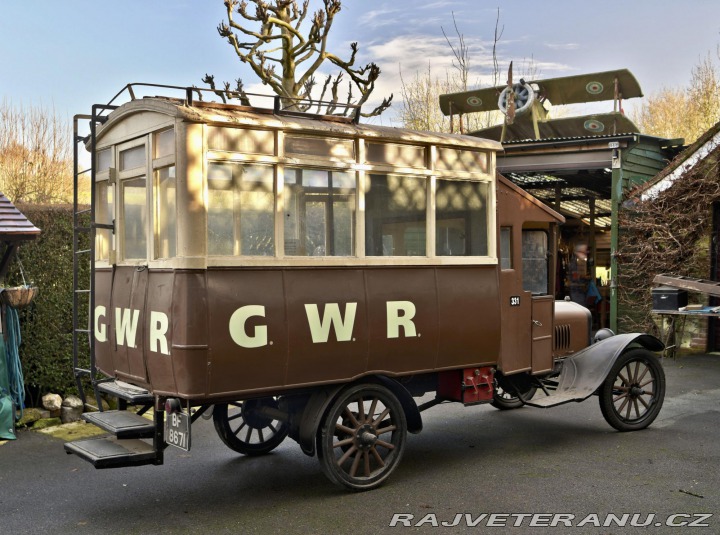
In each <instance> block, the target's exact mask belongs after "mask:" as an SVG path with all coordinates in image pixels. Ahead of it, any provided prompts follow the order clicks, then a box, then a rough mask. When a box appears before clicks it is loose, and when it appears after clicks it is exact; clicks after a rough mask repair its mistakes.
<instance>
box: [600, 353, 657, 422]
mask: <svg viewBox="0 0 720 535" xmlns="http://www.w3.org/2000/svg"><path fill="white" fill-rule="evenodd" d="M664 399H665V372H664V371H663V369H662V365H661V364H660V360H659V359H658V357H657V356H655V354H654V353H651V352H650V351H648V350H646V349H632V350H630V351H628V352H626V353H624V354H623V355H621V356H620V358H619V359H618V360H617V361H616V362H615V364H614V365H613V367H612V369H611V370H610V373H609V374H608V376H607V378H606V379H605V382H603V384H602V386H601V387H600V410H601V411H602V414H603V417H605V420H606V421H607V423H609V424H610V425H611V426H613V427H614V428H615V429H617V430H618V431H637V430H639V429H645V428H646V427H647V426H649V425H650V424H651V423H652V422H653V421H654V420H655V418H656V417H657V415H658V413H659V412H660V409H661V408H662V404H663V400H664Z"/></svg>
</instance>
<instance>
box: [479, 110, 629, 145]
mask: <svg viewBox="0 0 720 535" xmlns="http://www.w3.org/2000/svg"><path fill="white" fill-rule="evenodd" d="M502 128H503V125H501V124H499V125H496V126H491V127H490V128H484V129H482V130H478V131H476V132H473V133H472V135H473V136H477V137H481V138H485V139H494V140H496V141H500V137H501V135H502ZM538 129H539V131H540V139H557V138H573V137H575V138H577V137H587V136H592V135H597V136H602V135H613V134H635V133H639V132H640V130H639V128H638V127H637V126H635V123H633V122H632V121H631V120H630V119H628V118H627V117H626V116H625V115H624V114H622V113H619V112H611V113H600V114H593V115H584V116H581V117H563V118H560V119H550V120H547V121H538ZM534 139H535V130H534V129H533V123H532V120H529V119H527V118H525V117H523V118H522V119H521V120H517V119H516V120H515V122H514V123H513V124H511V125H507V126H506V127H505V139H504V140H503V141H520V140H534Z"/></svg>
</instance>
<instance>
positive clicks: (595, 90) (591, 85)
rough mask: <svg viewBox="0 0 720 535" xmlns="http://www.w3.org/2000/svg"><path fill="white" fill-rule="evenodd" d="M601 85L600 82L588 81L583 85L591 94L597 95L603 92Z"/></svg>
mask: <svg viewBox="0 0 720 535" xmlns="http://www.w3.org/2000/svg"><path fill="white" fill-rule="evenodd" d="M603 89H605V88H604V87H603V85H602V84H601V83H600V82H588V84H587V85H586V86H585V91H587V92H588V93H590V94H591V95H599V94H600V93H602V92H603Z"/></svg>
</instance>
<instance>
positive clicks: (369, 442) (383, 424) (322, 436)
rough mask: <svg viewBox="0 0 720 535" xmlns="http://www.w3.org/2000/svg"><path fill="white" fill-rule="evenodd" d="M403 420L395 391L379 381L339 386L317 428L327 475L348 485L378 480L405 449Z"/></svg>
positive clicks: (355, 487)
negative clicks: (338, 390)
mask: <svg viewBox="0 0 720 535" xmlns="http://www.w3.org/2000/svg"><path fill="white" fill-rule="evenodd" d="M406 436H407V421H406V419H405V412H404V411H403V408H402V405H401V404H400V402H399V401H398V400H397V398H396V397H395V395H394V394H393V393H392V392H391V391H390V390H388V389H387V388H385V387H384V386H381V385H379V384H371V383H368V384H359V385H354V386H350V387H348V388H346V389H345V390H343V391H341V393H340V395H339V396H338V398H337V399H336V400H335V402H334V403H333V404H332V406H331V407H330V409H329V410H328V412H327V413H326V414H325V417H324V419H323V422H322V424H321V426H320V429H319V430H318V435H317V451H318V458H319V459H320V465H321V467H322V469H323V472H324V473H325V475H326V476H327V477H328V479H330V481H332V482H333V483H335V484H337V485H340V486H344V487H347V488H349V489H351V490H358V491H359V490H370V489H373V488H376V487H378V486H380V485H381V484H382V483H383V482H384V481H385V480H386V479H387V478H388V477H389V476H390V474H391V473H392V472H393V471H394V470H395V468H396V467H397V465H398V463H399V462H400V459H401V458H402V455H403V451H404V449H405V439H406Z"/></svg>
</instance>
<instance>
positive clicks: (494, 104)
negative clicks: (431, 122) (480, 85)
mask: <svg viewBox="0 0 720 535" xmlns="http://www.w3.org/2000/svg"><path fill="white" fill-rule="evenodd" d="M505 87H506V86H504V85H500V86H497V87H486V88H485V89H475V90H473V91H464V92H462V93H447V94H445V95H440V110H442V112H443V114H444V115H450V106H451V105H452V113H453V114H454V115H457V114H461V113H470V112H474V111H493V110H497V109H498V98H499V97H500V93H502V90H503V89H505Z"/></svg>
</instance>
